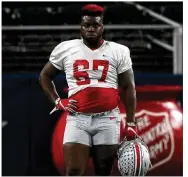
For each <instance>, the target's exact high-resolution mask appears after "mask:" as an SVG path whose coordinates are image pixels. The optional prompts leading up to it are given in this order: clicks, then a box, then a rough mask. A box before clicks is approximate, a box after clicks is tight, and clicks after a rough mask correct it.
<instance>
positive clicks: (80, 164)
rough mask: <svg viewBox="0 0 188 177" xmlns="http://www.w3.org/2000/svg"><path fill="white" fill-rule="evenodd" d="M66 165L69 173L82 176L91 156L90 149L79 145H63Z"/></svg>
mask: <svg viewBox="0 0 188 177" xmlns="http://www.w3.org/2000/svg"><path fill="white" fill-rule="evenodd" d="M63 154H64V163H65V167H66V171H67V173H76V174H74V175H82V174H83V172H84V169H85V166H86V164H87V162H88V159H89V155H90V147H89V146H87V145H84V144H79V143H66V144H64V145H63Z"/></svg>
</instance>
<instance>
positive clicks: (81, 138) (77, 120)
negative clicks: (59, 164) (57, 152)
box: [63, 115, 91, 146]
mask: <svg viewBox="0 0 188 177" xmlns="http://www.w3.org/2000/svg"><path fill="white" fill-rule="evenodd" d="M66 143H79V144H84V145H87V146H91V135H90V134H89V133H88V132H87V123H86V122H85V121H82V118H81V117H79V116H72V115H68V116H67V119H66V126H65V132H64V139H63V144H66Z"/></svg>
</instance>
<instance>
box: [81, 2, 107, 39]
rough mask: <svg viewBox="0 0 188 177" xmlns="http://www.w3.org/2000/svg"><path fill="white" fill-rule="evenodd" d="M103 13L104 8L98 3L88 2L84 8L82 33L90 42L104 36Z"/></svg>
mask: <svg viewBox="0 0 188 177" xmlns="http://www.w3.org/2000/svg"><path fill="white" fill-rule="evenodd" d="M103 15H104V9H103V8H102V7H101V6H98V5H96V4H88V5H86V6H84V7H83V8H82V17H81V35H82V37H83V38H84V39H85V40H87V41H88V42H92V41H97V40H99V39H101V38H102V34H103V30H104V27H103Z"/></svg>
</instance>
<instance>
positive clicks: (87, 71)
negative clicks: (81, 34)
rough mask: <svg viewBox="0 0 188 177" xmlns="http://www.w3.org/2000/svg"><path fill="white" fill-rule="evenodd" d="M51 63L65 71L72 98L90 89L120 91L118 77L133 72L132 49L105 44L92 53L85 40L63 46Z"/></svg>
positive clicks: (56, 51) (52, 55) (57, 49)
mask: <svg viewBox="0 0 188 177" xmlns="http://www.w3.org/2000/svg"><path fill="white" fill-rule="evenodd" d="M49 60H50V62H51V63H52V64H53V65H54V66H55V67H56V68H57V69H59V70H62V71H65V73H66V79H67V83H68V87H69V94H68V95H69V97H70V96H71V95H73V94H75V93H77V92H79V91H80V90H83V89H85V88H88V87H102V88H114V89H117V88H118V74H120V73H122V72H124V71H126V70H128V69H130V68H131V67H132V61H131V58H130V51H129V48H128V47H126V46H124V45H121V44H117V43H115V42H110V41H104V42H103V44H102V45H101V46H100V47H99V48H97V49H95V50H92V49H90V48H88V47H87V46H86V45H85V44H84V43H83V40H82V39H75V40H69V41H65V42H61V43H60V44H59V45H57V46H56V47H55V49H54V50H53V51H52V53H51V55H50V59H49Z"/></svg>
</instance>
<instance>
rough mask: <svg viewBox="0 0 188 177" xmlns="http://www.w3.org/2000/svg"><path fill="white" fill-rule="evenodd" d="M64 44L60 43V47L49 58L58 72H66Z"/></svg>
mask: <svg viewBox="0 0 188 177" xmlns="http://www.w3.org/2000/svg"><path fill="white" fill-rule="evenodd" d="M63 50H64V49H63V44H62V43H60V44H59V45H57V46H56V47H55V48H54V49H53V51H52V53H51V55H50V58H49V61H50V62H51V63H52V65H53V66H55V67H56V68H57V69H58V70H64V66H63V59H64V57H63V55H62V53H63Z"/></svg>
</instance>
